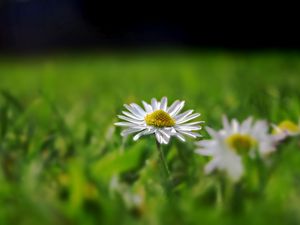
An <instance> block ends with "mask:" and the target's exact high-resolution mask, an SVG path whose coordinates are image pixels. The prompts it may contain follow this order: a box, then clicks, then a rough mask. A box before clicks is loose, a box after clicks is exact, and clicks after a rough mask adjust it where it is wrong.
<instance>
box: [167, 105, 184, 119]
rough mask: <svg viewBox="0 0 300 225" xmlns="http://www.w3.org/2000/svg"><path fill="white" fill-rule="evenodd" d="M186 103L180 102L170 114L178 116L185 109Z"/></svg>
mask: <svg viewBox="0 0 300 225" xmlns="http://www.w3.org/2000/svg"><path fill="white" fill-rule="evenodd" d="M184 104H185V101H182V102H180V103H179V104H178V105H177V106H176V107H175V108H174V110H173V111H171V112H169V114H170V116H172V117H173V116H176V115H177V114H178V113H179V112H180V111H181V110H182V108H183V106H184Z"/></svg>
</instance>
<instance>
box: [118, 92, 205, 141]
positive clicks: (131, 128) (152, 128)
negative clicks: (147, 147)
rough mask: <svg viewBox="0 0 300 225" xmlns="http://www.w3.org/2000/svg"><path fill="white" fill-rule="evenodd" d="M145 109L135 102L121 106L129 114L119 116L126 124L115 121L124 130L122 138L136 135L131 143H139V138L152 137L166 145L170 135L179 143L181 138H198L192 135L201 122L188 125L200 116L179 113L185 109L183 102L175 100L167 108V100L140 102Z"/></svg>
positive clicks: (190, 111)
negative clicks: (152, 135) (151, 135)
mask: <svg viewBox="0 0 300 225" xmlns="http://www.w3.org/2000/svg"><path fill="white" fill-rule="evenodd" d="M142 103H143V105H144V109H143V108H142V107H140V106H139V105H137V104H135V103H131V104H129V105H126V104H125V105H124V106H125V108H126V109H127V110H128V111H122V113H123V115H119V116H118V117H119V118H120V119H122V120H125V121H126V122H117V123H115V125H116V126H122V127H126V128H127V129H125V130H123V131H122V132H121V135H122V136H127V135H129V134H133V133H136V134H135V136H134V137H133V140H135V141H136V140H138V139H139V138H140V137H141V136H144V135H150V134H154V135H155V136H156V139H157V141H158V142H159V143H160V144H168V143H169V141H170V138H171V137H172V136H175V137H177V138H178V139H179V140H181V141H185V137H184V136H190V137H193V138H196V137H201V135H200V134H198V133H196V132H194V131H198V130H200V129H201V126H200V124H201V123H203V121H197V122H190V123H187V122H189V121H190V120H193V119H195V118H197V117H199V116H200V114H199V113H193V110H188V111H185V112H183V113H180V111H181V110H182V108H183V106H184V103H185V102H184V101H179V100H177V101H175V102H174V103H173V104H172V105H171V106H169V107H168V99H167V98H166V97H163V98H162V99H161V101H157V100H156V99H155V98H153V99H152V100H151V104H148V103H146V102H144V101H143V102H142Z"/></svg>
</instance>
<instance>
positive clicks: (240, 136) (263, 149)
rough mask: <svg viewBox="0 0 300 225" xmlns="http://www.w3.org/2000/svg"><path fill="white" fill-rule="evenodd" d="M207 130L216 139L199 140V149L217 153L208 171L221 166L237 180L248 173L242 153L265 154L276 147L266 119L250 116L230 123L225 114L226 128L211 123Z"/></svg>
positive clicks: (208, 166) (211, 153) (207, 153)
mask: <svg viewBox="0 0 300 225" xmlns="http://www.w3.org/2000/svg"><path fill="white" fill-rule="evenodd" d="M206 130H207V132H208V133H209V135H210V136H211V137H212V139H211V140H202V141H200V142H198V143H197V145H198V147H199V149H197V150H196V153H198V154H200V155H206V156H212V157H213V159H212V160H211V161H210V162H209V163H208V164H207V165H206V166H205V172H206V173H207V174H208V173H211V172H212V171H214V170H215V169H218V170H221V171H224V172H226V173H227V174H228V175H229V177H230V178H231V179H232V180H233V181H238V180H239V179H240V178H241V177H242V175H243V173H244V168H243V165H242V159H241V156H242V155H246V154H250V155H251V154H252V155H253V154H255V150H257V151H258V153H259V155H261V156H264V155H266V154H268V153H270V152H272V151H275V147H274V142H273V138H272V136H271V135H269V134H268V124H267V123H266V122H265V121H261V120H259V121H256V122H254V123H253V120H252V118H251V117H250V118H248V119H246V120H245V121H244V122H242V123H239V122H238V121H237V120H236V119H233V120H232V121H231V123H229V121H228V119H227V117H224V118H223V129H222V130H220V131H215V130H213V129H211V128H209V127H207V128H206Z"/></svg>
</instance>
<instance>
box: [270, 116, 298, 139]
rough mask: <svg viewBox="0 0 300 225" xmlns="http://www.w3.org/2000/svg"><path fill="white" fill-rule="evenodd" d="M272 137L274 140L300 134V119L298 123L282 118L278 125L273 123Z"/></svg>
mask: <svg viewBox="0 0 300 225" xmlns="http://www.w3.org/2000/svg"><path fill="white" fill-rule="evenodd" d="M272 126H273V137H274V138H275V140H276V141H282V140H284V139H286V138H287V137H291V136H297V135H300V121H299V123H298V124H295V123H294V122H292V121H290V120H284V121H282V122H281V123H279V124H278V125H275V124H273V125H272Z"/></svg>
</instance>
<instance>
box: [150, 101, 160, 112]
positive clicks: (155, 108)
mask: <svg viewBox="0 0 300 225" xmlns="http://www.w3.org/2000/svg"><path fill="white" fill-rule="evenodd" d="M151 105H152V109H153V111H156V110H158V109H159V107H158V102H157V100H156V98H152V99H151Z"/></svg>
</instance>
